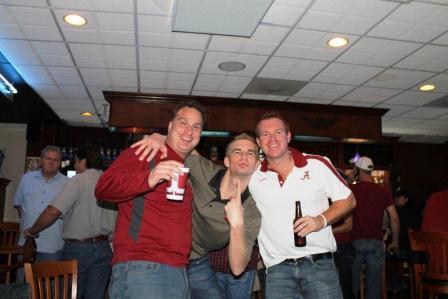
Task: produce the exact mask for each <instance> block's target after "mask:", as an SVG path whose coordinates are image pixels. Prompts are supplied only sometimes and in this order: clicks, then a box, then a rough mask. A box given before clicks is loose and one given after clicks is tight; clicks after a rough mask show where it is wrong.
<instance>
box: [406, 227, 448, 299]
mask: <svg viewBox="0 0 448 299" xmlns="http://www.w3.org/2000/svg"><path fill="white" fill-rule="evenodd" d="M409 239H410V242H411V249H412V250H413V251H424V252H426V253H427V254H428V256H429V259H428V263H427V264H415V265H413V267H414V278H415V283H416V294H417V298H419V299H420V298H423V294H424V293H429V294H430V295H431V296H430V297H431V298H432V295H433V294H448V233H444V232H418V231H410V232H409Z"/></svg>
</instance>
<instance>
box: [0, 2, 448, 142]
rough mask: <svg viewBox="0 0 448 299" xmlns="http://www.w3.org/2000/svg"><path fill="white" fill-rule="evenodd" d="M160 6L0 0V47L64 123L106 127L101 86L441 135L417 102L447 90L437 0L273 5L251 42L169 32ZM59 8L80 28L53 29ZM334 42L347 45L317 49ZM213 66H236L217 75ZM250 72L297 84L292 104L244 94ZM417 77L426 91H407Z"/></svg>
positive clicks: (445, 114) (440, 126)
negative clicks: (274, 106)
mask: <svg viewBox="0 0 448 299" xmlns="http://www.w3.org/2000/svg"><path fill="white" fill-rule="evenodd" d="M172 10H173V1H172V0H0V50H1V51H2V52H3V54H4V55H5V56H6V57H7V58H8V59H9V60H10V62H11V63H13V64H14V66H15V67H16V68H17V70H18V71H19V73H20V74H21V75H22V76H23V77H24V79H25V80H26V81H27V83H28V84H29V85H31V86H32V87H33V88H34V90H35V91H36V92H37V93H39V94H40V95H41V96H42V98H43V99H44V100H45V101H46V102H47V103H48V104H49V105H50V106H51V107H52V108H53V110H54V111H55V112H56V113H57V114H58V115H59V116H60V117H61V118H62V119H64V120H65V121H67V122H68V123H69V124H72V125H86V126H101V125H102V122H101V119H100V118H103V119H105V120H106V121H107V111H106V115H104V112H105V109H104V107H105V106H103V105H106V102H105V100H104V97H103V94H102V91H103V90H112V91H132V92H144V93H162V94H179V95H201V96H214V97H233V98H241V99H259V100H275V101H290V102H302V103H315V104H323V105H343V106H361V107H377V108H387V109H390V110H389V112H388V113H386V115H385V116H384V117H383V133H384V135H386V136H398V137H401V138H400V141H406V142H425V143H442V142H445V141H447V140H448V108H435V107H427V106H423V105H425V104H427V103H428V102H431V101H432V100H435V99H437V98H440V97H442V96H445V95H448V0H414V1H413V2H411V3H410V4H400V3H398V2H394V1H392V0H389V1H382V0H275V1H274V2H273V5H272V6H271V8H270V9H269V11H268V12H267V14H266V15H265V16H264V18H263V20H262V22H261V23H260V24H259V26H258V27H257V29H256V31H255V33H254V35H253V36H252V37H251V38H241V37H232V36H217V35H208V34H191V33H179V32H171V23H172V15H173V12H172ZM69 12H77V13H80V14H81V15H83V16H85V17H86V18H87V19H88V24H87V25H86V26H85V27H83V28H74V27H71V26H69V25H67V24H65V23H64V22H63V21H62V17H63V16H64V15H65V14H66V13H69ZM336 35H343V36H345V37H347V38H348V39H349V40H350V44H349V45H348V46H347V47H345V48H343V49H332V48H329V47H328V46H327V45H326V42H327V41H328V40H329V39H330V38H331V37H334V36H336ZM225 61H240V62H243V63H244V64H246V68H245V69H244V70H242V71H240V72H233V73H232V72H225V71H221V70H220V69H219V68H218V64H219V63H221V62H225ZM254 77H266V78H275V79H291V80H301V81H308V82H309V83H308V84H307V85H306V86H305V87H304V88H303V89H301V90H300V91H299V92H298V93H297V94H295V95H294V96H293V97H278V96H269V95H253V94H246V93H244V90H245V88H246V86H247V85H248V84H249V83H250V81H251V80H252V79H253V78H254ZM425 82H435V83H436V84H437V86H438V88H437V90H436V92H430V93H422V92H419V91H418V86H419V84H421V83H425ZM85 110H90V111H93V112H96V113H98V114H101V115H100V116H99V117H98V116H95V117H93V118H89V119H86V118H83V117H81V116H80V112H81V111H85ZM354 125H356V124H354Z"/></svg>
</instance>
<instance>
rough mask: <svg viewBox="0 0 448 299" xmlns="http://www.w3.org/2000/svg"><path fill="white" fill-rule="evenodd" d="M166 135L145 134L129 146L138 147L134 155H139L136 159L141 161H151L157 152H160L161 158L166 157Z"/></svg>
mask: <svg viewBox="0 0 448 299" xmlns="http://www.w3.org/2000/svg"><path fill="white" fill-rule="evenodd" d="M165 139H166V136H164V135H160V134H157V133H153V134H151V135H149V136H148V135H145V136H144V137H143V139H142V140H140V141H138V142H136V143H134V144H133V145H131V148H134V147H138V148H137V150H136V151H135V154H136V155H139V157H138V159H139V160H140V161H143V160H144V159H145V158H146V161H151V160H152V159H153V158H154V157H155V155H156V154H157V152H159V151H160V152H161V153H162V154H161V156H160V158H161V159H164V158H166V157H167V155H168V154H167V148H166V145H165Z"/></svg>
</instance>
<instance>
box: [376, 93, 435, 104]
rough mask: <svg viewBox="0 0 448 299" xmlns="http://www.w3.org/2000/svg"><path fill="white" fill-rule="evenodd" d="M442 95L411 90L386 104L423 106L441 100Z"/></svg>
mask: <svg viewBox="0 0 448 299" xmlns="http://www.w3.org/2000/svg"><path fill="white" fill-rule="evenodd" d="M442 95H443V94H440V93H432V92H420V91H410V90H409V91H405V92H403V93H400V94H399V95H396V96H394V97H392V98H390V99H388V100H387V101H386V102H385V103H384V104H393V105H410V106H421V105H425V104H426V103H429V102H431V101H433V100H435V99H437V98H440V97H441V96H442Z"/></svg>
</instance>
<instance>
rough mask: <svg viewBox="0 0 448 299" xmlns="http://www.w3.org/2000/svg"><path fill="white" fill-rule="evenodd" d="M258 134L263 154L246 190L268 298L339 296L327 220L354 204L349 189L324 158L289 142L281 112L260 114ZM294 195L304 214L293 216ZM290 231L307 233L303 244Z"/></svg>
mask: <svg viewBox="0 0 448 299" xmlns="http://www.w3.org/2000/svg"><path fill="white" fill-rule="evenodd" d="M256 136H257V143H258V145H259V146H260V147H261V149H262V150H263V152H264V155H265V157H266V159H265V160H264V161H262V164H261V167H259V168H258V170H256V171H255V172H254V174H253V175H252V178H251V181H250V183H249V190H250V192H251V194H252V196H253V197H254V200H255V202H256V203H257V207H258V209H259V210H260V213H261V217H262V222H261V229H260V234H259V235H258V244H259V248H260V253H261V256H262V258H263V261H264V263H265V265H266V267H267V270H266V298H267V299H271V298H272V299H276V298H320V299H321V298H331V299H334V298H342V292H341V287H340V285H339V279H338V273H337V269H336V267H335V264H334V261H333V253H332V252H334V251H335V250H336V242H335V240H334V237H333V234H332V231H331V227H330V226H329V224H333V223H335V222H337V221H338V220H339V219H341V218H342V217H343V216H344V215H347V214H348V213H349V212H350V211H351V210H352V209H353V208H354V206H355V199H354V197H353V195H352V192H351V191H350V189H349V188H348V187H347V185H346V182H345V180H344V179H343V178H342V177H341V176H340V175H339V174H338V172H337V171H336V169H335V168H334V167H333V165H332V164H331V162H330V161H329V160H328V159H326V158H324V157H321V156H317V155H308V154H303V153H301V152H299V151H298V150H296V149H294V148H292V147H289V146H288V144H289V142H290V141H291V132H290V130H289V125H288V123H287V121H286V120H285V119H284V118H283V117H282V116H281V115H280V114H278V113H276V112H270V113H266V114H263V115H262V116H261V117H260V118H259V120H258V123H257V125H256ZM328 198H331V199H332V201H333V204H332V205H331V206H330V205H329V202H328ZM295 201H301V206H302V213H303V217H302V218H300V219H298V220H296V221H295V222H294V221H293V220H294V210H295V209H294V207H295ZM293 222H294V223H293ZM294 234H298V235H300V236H306V246H305V247H296V246H295V245H294Z"/></svg>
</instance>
